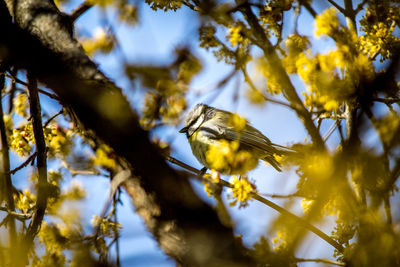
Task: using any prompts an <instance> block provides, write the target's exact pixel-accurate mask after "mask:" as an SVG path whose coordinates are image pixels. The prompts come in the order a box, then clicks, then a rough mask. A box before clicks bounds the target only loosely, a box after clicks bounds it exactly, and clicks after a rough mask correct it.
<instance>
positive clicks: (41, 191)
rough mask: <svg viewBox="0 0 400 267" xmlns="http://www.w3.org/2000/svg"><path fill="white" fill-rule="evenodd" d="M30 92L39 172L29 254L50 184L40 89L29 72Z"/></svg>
mask: <svg viewBox="0 0 400 267" xmlns="http://www.w3.org/2000/svg"><path fill="white" fill-rule="evenodd" d="M27 78H28V79H27V80H28V91H29V104H30V113H31V117H32V128H33V134H34V137H35V143H36V166H37V171H38V189H37V200H36V210H35V212H34V214H33V217H32V221H31V223H30V225H29V227H28V229H27V232H26V235H25V242H24V244H23V245H24V248H25V251H24V252H25V253H27V252H28V251H29V250H30V248H31V246H32V243H33V239H34V238H35V236H36V235H37V233H38V232H39V229H40V226H41V224H42V220H43V217H44V214H45V211H46V207H47V197H48V183H47V162H46V161H47V160H46V158H47V156H46V153H47V149H46V142H45V139H44V134H43V127H42V115H41V109H40V102H39V95H38V88H37V81H36V78H35V77H34V76H33V75H32V74H31V73H30V72H29V71H28V75H27Z"/></svg>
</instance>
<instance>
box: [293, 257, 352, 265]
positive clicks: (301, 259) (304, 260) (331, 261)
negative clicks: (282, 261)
mask: <svg viewBox="0 0 400 267" xmlns="http://www.w3.org/2000/svg"><path fill="white" fill-rule="evenodd" d="M294 261H295V262H320V263H327V264H333V265H337V266H346V264H345V263H344V262H338V261H333V260H329V259H303V258H295V259H294Z"/></svg>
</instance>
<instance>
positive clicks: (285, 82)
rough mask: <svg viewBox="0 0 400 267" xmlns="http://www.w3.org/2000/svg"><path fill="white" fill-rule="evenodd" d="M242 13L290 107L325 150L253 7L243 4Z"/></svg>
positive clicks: (315, 141) (314, 139) (318, 145)
mask: <svg viewBox="0 0 400 267" xmlns="http://www.w3.org/2000/svg"><path fill="white" fill-rule="evenodd" d="M241 11H242V14H243V15H244V16H245V18H246V20H247V22H248V23H249V25H250V27H251V28H252V29H253V30H254V37H255V39H256V43H255V45H257V46H258V47H260V48H261V49H262V50H263V52H264V56H265V58H266V59H267V60H268V63H269V64H271V65H273V66H274V69H275V71H276V72H277V79H279V83H280V84H281V87H282V90H283V95H284V96H285V98H286V99H287V100H288V101H289V102H290V105H291V106H292V107H294V110H295V111H296V113H297V115H298V116H299V118H300V119H301V120H302V122H303V124H304V126H305V128H306V129H307V131H308V134H309V135H310V136H311V139H312V141H313V143H314V145H315V146H316V147H317V148H320V149H324V142H323V140H322V138H321V135H320V134H319V131H318V129H317V128H316V126H315V125H314V123H313V121H312V118H311V114H310V112H308V110H307V109H306V108H305V107H304V105H303V103H302V101H301V100H300V98H299V96H298V95H297V93H296V89H295V88H294V87H293V84H292V83H291V81H290V79H289V76H288V74H287V73H286V71H285V69H284V68H283V66H282V62H281V60H280V59H279V57H278V55H277V54H276V51H275V50H274V48H273V46H272V44H271V42H270V41H269V40H268V38H267V36H266V35H265V32H264V30H263V28H262V27H261V25H260V24H259V22H258V20H257V17H256V16H255V15H254V13H253V11H252V10H251V7H250V6H249V5H248V4H243V7H242V9H241Z"/></svg>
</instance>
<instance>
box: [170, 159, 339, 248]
mask: <svg viewBox="0 0 400 267" xmlns="http://www.w3.org/2000/svg"><path fill="white" fill-rule="evenodd" d="M166 160H168V161H169V162H171V163H174V164H176V165H178V166H180V167H181V168H184V169H186V170H188V171H190V172H192V173H194V174H195V175H196V178H197V179H200V180H204V179H203V175H204V172H203V171H201V170H198V169H196V168H193V167H192V166H190V165H187V164H186V163H183V162H181V161H179V160H177V159H175V158H173V157H171V156H167V157H166ZM205 181H207V180H205ZM219 184H220V185H221V186H224V187H228V188H233V187H234V186H233V184H231V183H229V182H227V181H225V180H222V179H221V180H220V182H219ZM251 196H252V198H253V199H255V200H257V201H259V202H261V203H263V204H265V205H267V206H268V207H270V208H272V209H274V210H276V211H278V212H279V213H281V214H282V215H283V216H286V217H288V218H290V219H292V220H294V221H296V222H297V223H298V224H299V225H300V226H302V227H304V228H306V229H308V230H310V231H311V232H313V233H314V234H316V235H317V236H319V237H320V238H321V239H323V240H324V241H326V242H327V243H329V244H330V245H332V246H333V247H334V248H336V249H337V250H338V251H339V252H343V247H342V246H341V245H340V244H339V243H337V242H336V241H335V240H333V239H332V238H331V237H329V236H328V235H327V234H325V233H324V232H322V231H321V230H319V229H318V228H317V227H315V226H314V225H312V224H311V223H309V222H308V221H306V220H304V219H302V218H300V217H298V216H296V215H294V214H293V213H291V212H290V211H288V210H286V209H284V208H282V207H281V206H279V205H277V204H275V203H273V202H272V201H269V200H267V199H265V198H263V197H262V196H260V195H259V194H257V193H254V192H253V193H251Z"/></svg>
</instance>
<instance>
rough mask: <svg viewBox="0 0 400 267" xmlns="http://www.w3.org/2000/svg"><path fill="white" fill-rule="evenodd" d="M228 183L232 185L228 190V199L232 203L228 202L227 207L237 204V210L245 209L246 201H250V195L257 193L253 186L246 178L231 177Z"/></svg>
mask: <svg viewBox="0 0 400 267" xmlns="http://www.w3.org/2000/svg"><path fill="white" fill-rule="evenodd" d="M230 182H231V183H232V184H233V188H230V189H229V191H230V193H231V195H230V196H229V197H230V198H232V199H233V201H232V202H230V203H229V205H230V206H235V205H236V203H238V202H239V203H240V204H239V208H242V207H246V206H247V205H248V201H249V200H250V199H251V196H252V193H254V192H256V191H257V190H256V187H255V185H253V184H252V183H250V181H249V180H248V179H247V177H246V176H243V177H240V178H238V177H237V176H233V177H232V178H231V181H230Z"/></svg>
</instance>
